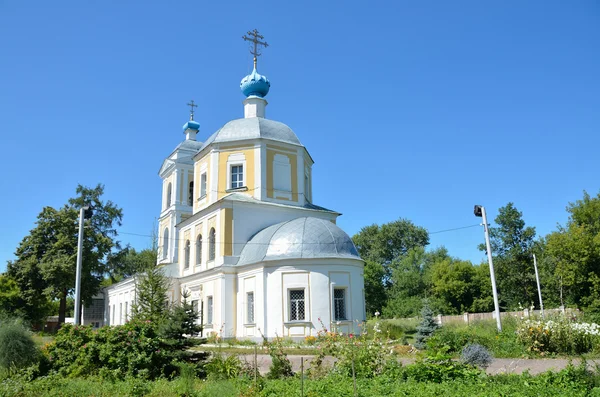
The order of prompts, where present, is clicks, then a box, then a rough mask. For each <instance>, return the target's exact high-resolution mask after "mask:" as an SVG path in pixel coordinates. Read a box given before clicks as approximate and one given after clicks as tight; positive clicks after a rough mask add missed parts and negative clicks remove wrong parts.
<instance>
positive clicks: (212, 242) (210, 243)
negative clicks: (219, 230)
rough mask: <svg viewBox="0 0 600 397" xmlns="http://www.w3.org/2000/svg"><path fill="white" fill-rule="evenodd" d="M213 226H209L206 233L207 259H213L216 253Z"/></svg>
mask: <svg viewBox="0 0 600 397" xmlns="http://www.w3.org/2000/svg"><path fill="white" fill-rule="evenodd" d="M215 245H216V242H215V228H214V227H213V228H211V229H210V232H209V233H208V260H209V261H214V260H215V255H216V251H217V249H216V246H215Z"/></svg>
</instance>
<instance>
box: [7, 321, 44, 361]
mask: <svg viewBox="0 0 600 397" xmlns="http://www.w3.org/2000/svg"><path fill="white" fill-rule="evenodd" d="M38 357H39V351H38V348H37V347H36V345H35V342H34V340H33V337H32V335H31V332H30V331H29V330H28V329H27V328H26V327H25V326H24V325H23V323H22V322H21V321H19V320H16V319H13V320H5V321H3V322H2V323H1V324H0V367H2V368H3V369H5V370H7V371H9V372H11V371H13V370H15V369H20V368H24V367H26V366H28V365H29V364H32V363H33V362H35V361H36V359H37V358H38Z"/></svg>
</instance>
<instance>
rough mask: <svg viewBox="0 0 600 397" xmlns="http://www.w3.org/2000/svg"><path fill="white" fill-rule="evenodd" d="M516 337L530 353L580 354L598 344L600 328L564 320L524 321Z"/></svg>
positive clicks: (593, 324) (594, 325) (596, 325)
mask: <svg viewBox="0 0 600 397" xmlns="http://www.w3.org/2000/svg"><path fill="white" fill-rule="evenodd" d="M517 337H518V339H519V341H521V342H522V343H523V344H524V345H525V346H526V347H527V349H528V350H529V351H532V352H537V353H542V354H544V353H567V354H581V353H587V352H589V351H591V350H593V349H594V347H595V346H598V345H599V344H600V343H599V342H600V326H599V325H598V324H595V323H591V324H590V323H575V322H570V321H568V320H567V319H565V318H559V319H557V320H547V321H534V320H525V321H523V322H522V323H521V324H520V326H519V327H518V328H517Z"/></svg>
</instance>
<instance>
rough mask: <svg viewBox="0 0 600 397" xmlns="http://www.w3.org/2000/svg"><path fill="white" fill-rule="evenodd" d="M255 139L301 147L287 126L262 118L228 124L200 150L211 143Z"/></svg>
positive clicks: (234, 121) (237, 120) (233, 121)
mask: <svg viewBox="0 0 600 397" xmlns="http://www.w3.org/2000/svg"><path fill="white" fill-rule="evenodd" d="M255 138H265V139H272V140H274V141H279V142H286V143H291V144H294V145H302V144H301V143H300V140H299V139H298V137H297V136H296V134H294V131H292V129H291V128H290V127H288V126H287V125H285V124H283V123H280V122H279V121H274V120H269V119H265V118H262V117H251V118H247V119H236V120H232V121H230V122H228V123H227V124H225V125H224V126H223V127H221V129H220V130H218V131H217V132H215V133H214V134H212V135H211V136H210V137H209V138H208V139H207V140H206V142H204V145H203V146H202V149H204V148H205V147H207V146H208V145H210V144H211V143H219V142H231V141H241V140H245V139H255Z"/></svg>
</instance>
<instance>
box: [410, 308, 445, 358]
mask: <svg viewBox="0 0 600 397" xmlns="http://www.w3.org/2000/svg"><path fill="white" fill-rule="evenodd" d="M421 316H422V317H423V321H421V324H419V326H418V327H417V336H416V338H415V347H416V348H417V349H425V348H426V347H427V345H426V342H427V339H429V337H431V335H432V334H433V332H434V331H435V330H436V329H438V327H439V326H438V324H437V323H436V322H435V320H434V319H433V311H432V310H431V308H430V307H429V304H428V303H427V302H425V305H424V306H423V310H422V311H421Z"/></svg>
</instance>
